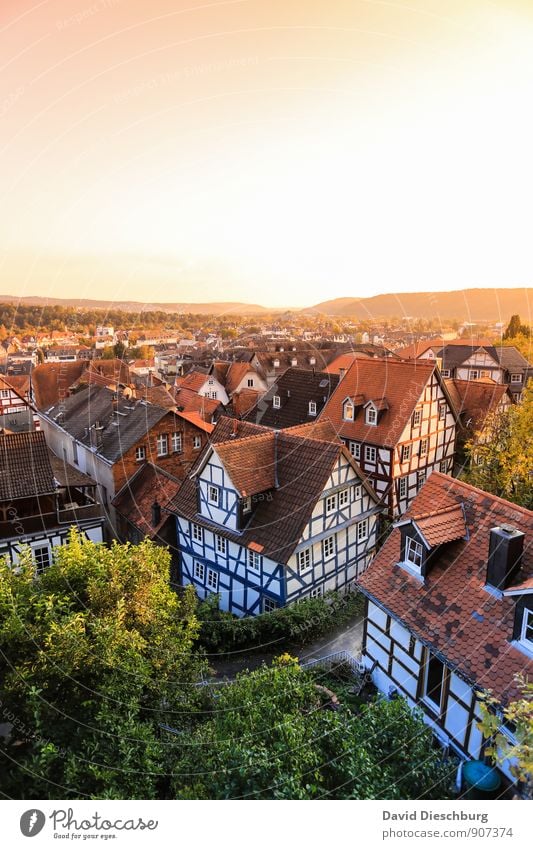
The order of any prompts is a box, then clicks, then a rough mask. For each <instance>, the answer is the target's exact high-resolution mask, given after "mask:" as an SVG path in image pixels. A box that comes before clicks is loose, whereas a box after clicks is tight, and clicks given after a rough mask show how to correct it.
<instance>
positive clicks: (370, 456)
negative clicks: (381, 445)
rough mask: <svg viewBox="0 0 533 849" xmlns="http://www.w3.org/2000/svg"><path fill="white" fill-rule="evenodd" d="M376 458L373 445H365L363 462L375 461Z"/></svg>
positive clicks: (376, 454) (375, 450)
mask: <svg viewBox="0 0 533 849" xmlns="http://www.w3.org/2000/svg"><path fill="white" fill-rule="evenodd" d="M377 458H378V451H377V448H376V447H375V446H374V445H365V463H375V462H376V461H377Z"/></svg>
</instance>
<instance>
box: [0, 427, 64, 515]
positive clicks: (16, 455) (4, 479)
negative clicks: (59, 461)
mask: <svg viewBox="0 0 533 849" xmlns="http://www.w3.org/2000/svg"><path fill="white" fill-rule="evenodd" d="M53 492H55V483H54V475H53V472H52V466H51V464H50V457H49V455H48V448H47V446H46V441H45V438H44V433H42V431H26V432H24V433H8V434H4V435H0V501H4V502H5V501H11V500H16V499H18V498H30V497H32V496H36V495H49V494H51V493H53Z"/></svg>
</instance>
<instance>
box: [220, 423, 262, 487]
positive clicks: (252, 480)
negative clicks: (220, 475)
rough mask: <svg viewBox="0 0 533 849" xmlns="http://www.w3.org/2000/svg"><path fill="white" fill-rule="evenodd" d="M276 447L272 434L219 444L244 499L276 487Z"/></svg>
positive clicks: (223, 461)
mask: <svg viewBox="0 0 533 849" xmlns="http://www.w3.org/2000/svg"><path fill="white" fill-rule="evenodd" d="M275 443H276V434H274V433H272V432H270V433H260V434H258V435H255V436H248V437H245V438H241V439H233V440H232V439H230V440H228V441H227V442H219V443H217V445H216V452H217V454H218V456H219V457H220V459H221V461H222V463H223V465H224V468H225V469H226V471H227V473H228V474H229V476H230V478H231V481H232V483H233V485H234V487H235V488H236V489H237V491H238V492H239V494H240V495H241V496H242V497H243V498H244V497H246V496H249V495H257V493H259V492H266V491H267V490H269V489H273V488H274V487H275V485H276V454H275V452H276V444H275Z"/></svg>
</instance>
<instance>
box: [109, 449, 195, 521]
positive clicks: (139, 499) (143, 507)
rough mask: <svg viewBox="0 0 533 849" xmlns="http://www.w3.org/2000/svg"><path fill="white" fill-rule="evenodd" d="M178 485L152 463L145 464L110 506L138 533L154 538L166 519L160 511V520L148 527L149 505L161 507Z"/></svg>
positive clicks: (166, 516)
mask: <svg viewBox="0 0 533 849" xmlns="http://www.w3.org/2000/svg"><path fill="white" fill-rule="evenodd" d="M180 486H181V481H179V480H178V479H177V478H174V477H173V476H172V475H169V474H168V473H167V472H165V471H163V469H160V468H159V467H158V466H154V465H152V463H145V464H144V465H143V466H141V468H140V469H139V470H138V471H137V472H136V473H135V475H134V476H133V477H132V478H130V480H129V481H128V483H127V484H125V486H123V487H122V489H121V490H120V492H119V493H117V495H116V496H115V498H114V499H113V506H114V507H115V508H116V510H117V511H118V512H119V513H120V514H121V516H124V518H126V519H127V520H128V522H131V524H132V525H134V526H135V527H136V528H137V529H138V530H139V531H141V533H143V534H144V535H145V536H149V537H154V536H156V535H157V532H158V531H159V530H160V528H161V527H162V525H163V524H164V522H165V521H166V519H167V518H168V513H166V512H165V511H164V510H162V511H161V521H160V522H159V523H158V524H157V525H152V504H153V503H154V501H157V502H158V503H159V504H160V506H161V507H164V506H165V504H166V503H167V502H168V501H169V500H170V499H171V498H173V497H174V496H175V495H176V493H177V492H178V490H179V488H180Z"/></svg>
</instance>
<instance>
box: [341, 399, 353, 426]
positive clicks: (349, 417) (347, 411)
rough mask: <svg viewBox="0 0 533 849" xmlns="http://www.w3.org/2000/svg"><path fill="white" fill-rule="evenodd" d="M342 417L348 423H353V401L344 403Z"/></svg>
mask: <svg viewBox="0 0 533 849" xmlns="http://www.w3.org/2000/svg"><path fill="white" fill-rule="evenodd" d="M342 417H343V419H344V421H346V422H353V404H352V402H351V401H345V402H344V407H343V410H342Z"/></svg>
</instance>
